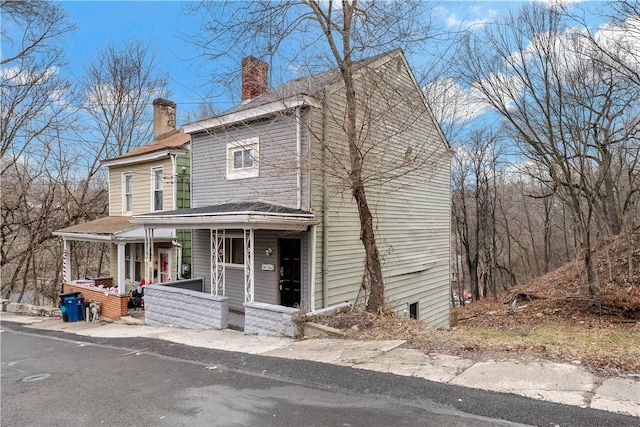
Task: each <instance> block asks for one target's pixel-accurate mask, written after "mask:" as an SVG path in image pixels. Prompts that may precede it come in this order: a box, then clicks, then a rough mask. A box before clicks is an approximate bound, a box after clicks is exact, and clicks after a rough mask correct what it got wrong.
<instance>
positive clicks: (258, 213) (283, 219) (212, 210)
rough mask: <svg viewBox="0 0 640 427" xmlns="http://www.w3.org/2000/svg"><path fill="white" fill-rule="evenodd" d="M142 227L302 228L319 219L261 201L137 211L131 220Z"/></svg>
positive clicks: (294, 229) (300, 229) (300, 211)
mask: <svg viewBox="0 0 640 427" xmlns="http://www.w3.org/2000/svg"><path fill="white" fill-rule="evenodd" d="M131 222H132V223H134V224H138V225H143V226H144V227H145V228H211V229H215V228H220V229H223V228H226V229H229V228H251V229H269V230H290V231H304V230H306V229H307V227H308V226H310V225H316V224H317V223H318V221H317V220H316V219H315V215H314V214H313V213H312V212H309V211H303V210H300V209H292V208H287V207H283V206H278V205H272V204H269V203H262V202H241V203H224V204H221V205H214V206H204V207H199V208H190V209H177V210H174V211H165V212H154V213H150V214H144V215H136V216H134V217H133V220H132V221H131Z"/></svg>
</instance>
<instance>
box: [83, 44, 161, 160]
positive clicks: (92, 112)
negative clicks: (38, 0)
mask: <svg viewBox="0 0 640 427" xmlns="http://www.w3.org/2000/svg"><path fill="white" fill-rule="evenodd" d="M166 85H167V79H166V76H164V75H163V74H161V73H159V72H158V71H157V70H156V63H155V60H154V55H153V52H152V51H150V50H149V46H148V45H146V44H143V43H141V42H139V41H136V40H134V41H131V42H128V43H127V44H125V45H123V46H121V47H118V48H116V47H113V46H107V47H105V48H104V49H103V50H102V51H101V52H100V53H99V54H98V56H97V57H96V58H95V59H94V60H92V61H91V62H90V63H89V64H88V65H87V66H86V70H85V75H84V77H83V78H82V79H81V80H80V89H81V91H82V93H83V99H84V102H83V108H84V111H85V112H86V113H87V114H88V115H89V117H90V119H91V122H90V123H91V124H90V131H91V133H92V135H95V136H96V137H97V138H99V144H98V145H97V146H94V147H93V149H94V150H95V152H94V153H92V154H93V155H92V156H91V158H92V159H96V160H100V159H105V158H110V157H117V156H120V155H122V154H124V153H126V152H127V151H130V150H132V149H133V148H136V147H137V146H139V145H140V144H143V143H145V142H147V141H149V140H150V139H151V119H150V115H149V111H150V109H149V106H150V105H151V101H152V100H153V99H154V98H157V97H160V96H166V93H165V90H166Z"/></svg>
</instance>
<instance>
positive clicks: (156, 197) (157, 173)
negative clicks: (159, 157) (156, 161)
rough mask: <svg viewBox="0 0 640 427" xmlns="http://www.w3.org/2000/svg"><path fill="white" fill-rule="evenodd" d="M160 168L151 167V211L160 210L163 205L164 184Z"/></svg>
mask: <svg viewBox="0 0 640 427" xmlns="http://www.w3.org/2000/svg"><path fill="white" fill-rule="evenodd" d="M162 178H163V171H162V168H153V169H151V207H152V209H151V210H152V211H153V212H155V211H161V210H162V207H163V195H164V185H163V182H162Z"/></svg>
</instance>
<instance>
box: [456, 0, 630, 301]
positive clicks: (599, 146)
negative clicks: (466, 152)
mask: <svg viewBox="0 0 640 427" xmlns="http://www.w3.org/2000/svg"><path fill="white" fill-rule="evenodd" d="M588 53H589V54H588V55H585V51H584V43H583V42H582V41H581V38H579V37H572V36H571V32H569V31H568V30H567V26H566V23H565V22H564V21H563V15H562V14H561V13H560V11H559V10H558V9H556V8H555V7H552V6H551V7H550V6H546V5H543V4H529V5H525V6H523V7H522V9H521V11H520V13H519V14H518V15H510V16H508V17H507V18H506V19H505V20H504V22H500V23H498V24H497V25H495V26H491V27H488V28H487V29H486V31H485V32H484V33H483V34H482V36H480V37H478V36H475V35H472V36H469V38H468V39H467V42H466V45H465V48H464V53H463V54H462V57H461V59H462V62H463V65H464V68H465V78H466V80H467V82H468V83H469V84H472V85H474V87H475V88H476V89H477V90H479V91H480V92H481V93H482V94H483V96H484V98H485V100H486V101H487V102H488V103H489V104H490V105H491V107H492V108H493V110H494V111H495V112H497V113H498V114H500V116H501V117H502V118H503V119H504V122H505V126H506V129H507V130H508V131H509V132H510V134H511V135H512V138H513V139H514V140H515V141H516V142H517V143H518V144H519V147H520V148H521V151H522V153H523V154H524V155H526V156H527V157H528V158H529V159H530V161H531V162H533V164H535V165H539V166H540V168H542V169H541V170H542V171H543V174H537V175H536V176H535V178H536V179H538V180H539V181H540V182H541V183H543V184H544V185H545V187H546V192H547V194H548V195H551V194H553V195H556V196H557V197H558V198H560V200H562V201H563V202H564V203H565V204H566V205H567V207H568V208H569V209H570V211H571V213H572V215H573V221H574V224H575V226H576V228H577V235H578V240H579V243H580V247H581V256H582V259H583V261H584V265H585V268H586V281H587V288H588V293H589V294H590V295H594V294H596V293H597V289H598V288H597V284H596V277H595V271H594V267H593V263H592V250H593V246H594V237H593V235H592V231H593V229H592V226H593V224H594V217H597V216H598V215H601V214H602V212H604V211H603V209H602V204H601V203H600V202H601V201H602V200H603V197H605V198H606V197H608V196H607V189H606V187H607V185H606V182H607V180H609V178H608V176H610V174H611V162H610V161H609V160H608V154H607V153H608V152H609V151H610V150H612V149H613V147H614V146H616V145H617V144H619V143H620V141H621V140H623V139H624V138H625V137H626V136H628V135H629V134H628V131H629V129H628V128H627V129H626V130H625V131H624V132H623V133H624V134H626V136H623V135H622V134H621V133H620V131H619V128H618V127H617V126H618V125H619V124H620V123H623V122H624V123H629V121H628V120H627V118H630V117H631V116H627V114H629V113H631V110H633V108H632V105H631V104H630V103H629V100H630V99H628V98H627V96H628V94H626V92H625V91H626V89H622V88H623V87H624V84H621V83H620V82H621V81H624V77H623V75H622V74H619V73H616V72H615V70H612V69H611V68H608V69H602V68H601V67H600V66H599V65H598V64H596V63H594V61H593V57H592V56H591V53H592V51H589V52H588ZM606 75H611V76H612V78H609V79H605V80H604V82H605V85H606V88H605V89H606V90H605V91H604V92H602V90H599V88H600V89H602V86H601V85H599V84H600V83H602V82H603V79H602V78H603V76H606ZM635 96H636V95H635V94H634V95H632V96H631V98H635ZM636 104H637V101H636ZM614 123H615V124H616V126H614ZM632 128H635V126H632ZM614 129H616V130H615V131H614ZM614 133H615V134H616V135H618V136H621V137H622V139H620V138H617V137H616V138H612V135H613V134H614ZM536 170H540V169H538V168H536ZM612 206H613V205H612V204H609V203H608V202H607V203H606V208H607V209H608V211H607V212H609V217H610V222H611V220H612V218H613V213H612V212H611V210H612Z"/></svg>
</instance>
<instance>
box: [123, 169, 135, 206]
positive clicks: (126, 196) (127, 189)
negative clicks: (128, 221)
mask: <svg viewBox="0 0 640 427" xmlns="http://www.w3.org/2000/svg"><path fill="white" fill-rule="evenodd" d="M122 211H123V213H125V214H131V213H133V174H132V173H131V172H127V173H123V174H122Z"/></svg>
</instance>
